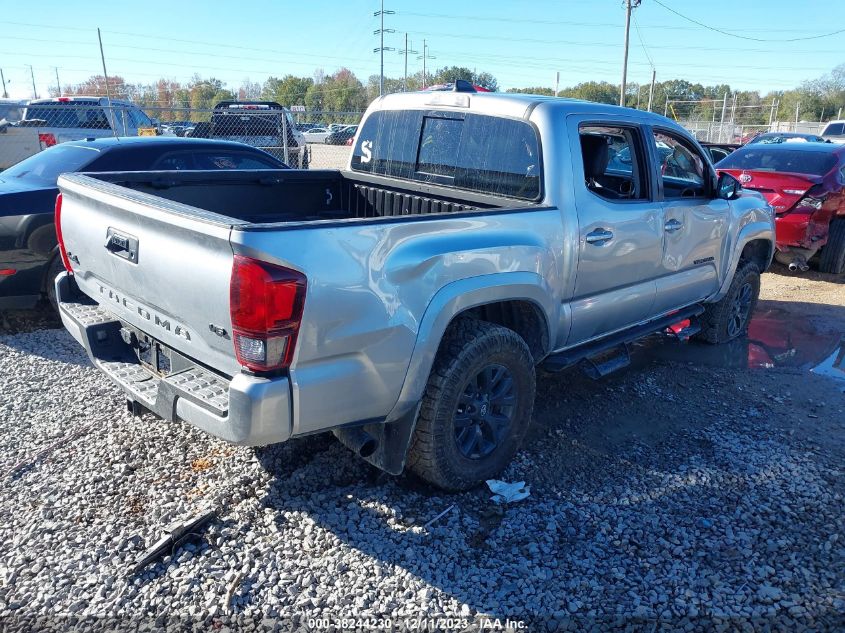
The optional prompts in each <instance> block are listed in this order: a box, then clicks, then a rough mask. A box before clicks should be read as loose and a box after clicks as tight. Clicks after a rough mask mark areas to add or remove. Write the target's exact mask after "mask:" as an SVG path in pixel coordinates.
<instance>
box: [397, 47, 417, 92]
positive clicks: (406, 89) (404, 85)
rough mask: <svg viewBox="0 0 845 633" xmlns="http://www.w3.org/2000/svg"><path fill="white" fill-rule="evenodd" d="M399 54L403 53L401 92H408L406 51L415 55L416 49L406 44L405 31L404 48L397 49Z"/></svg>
mask: <svg viewBox="0 0 845 633" xmlns="http://www.w3.org/2000/svg"><path fill="white" fill-rule="evenodd" d="M399 53H400V54H402V55H405V79H404V80H403V81H402V92H408V53H410V54H411V55H416V54H417V51H413V50H411V48H410V47H409V46H408V34H407V33H405V48H404V49H402V50H401V51H399Z"/></svg>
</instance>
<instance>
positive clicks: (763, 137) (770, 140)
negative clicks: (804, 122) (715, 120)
mask: <svg viewBox="0 0 845 633" xmlns="http://www.w3.org/2000/svg"><path fill="white" fill-rule="evenodd" d="M796 141H797V142H799V143H801V142H807V143H824V142H825V140H824V139H823V138H822V137H821V136H819V135H818V134H802V133H800V132H766V133H765V134H758V135H757V136H755V137H754V138H752V139H751V140H750V141H748V143H746V145H756V144H758V143H759V144H765V145H777V144H779V143H794V142H796Z"/></svg>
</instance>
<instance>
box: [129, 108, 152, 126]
mask: <svg viewBox="0 0 845 633" xmlns="http://www.w3.org/2000/svg"><path fill="white" fill-rule="evenodd" d="M128 112H129V117H130V120H131V121H132V126H133V127H136V128H143V127H152V125H153V122H152V121H151V120H150V118H149V117H148V116H147V115H146V114H144V113H143V112H141V111H140V110H134V109H132V110H129V111H128Z"/></svg>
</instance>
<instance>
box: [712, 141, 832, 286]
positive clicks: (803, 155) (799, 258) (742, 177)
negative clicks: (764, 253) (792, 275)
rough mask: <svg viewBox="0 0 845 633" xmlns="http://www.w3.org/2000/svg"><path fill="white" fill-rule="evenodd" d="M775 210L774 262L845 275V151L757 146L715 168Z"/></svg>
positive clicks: (805, 145) (808, 146)
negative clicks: (815, 262)
mask: <svg viewBox="0 0 845 633" xmlns="http://www.w3.org/2000/svg"><path fill="white" fill-rule="evenodd" d="M716 169H717V170H718V171H720V172H727V173H729V174H730V175H731V176H733V177H734V178H736V179H737V180H739V182H740V183H742V186H743V187H744V188H746V189H752V190H754V191H758V192H760V193H761V194H763V196H765V198H766V200H767V201H768V202H769V204H770V205H772V207H773V208H774V210H775V227H776V240H777V252H776V253H775V258H776V259H777V260H778V261H779V262H781V263H782V264H784V265H786V266H788V267H789V269H790V270H792V271H795V270H807V268H808V266H809V261H810V260H811V259H812V258H814V257H818V267H819V270H820V271H822V272H825V273H834V274H838V273H842V272H845V145H837V144H833V143H783V144H778V145H765V144H752V145H746V146H745V147H741V148H739V149H738V150H737V151H735V152H734V153H733V154H731V155H730V156H727V157H726V158H724V159H723V160H722V161H720V162H719V163H718V164H717V165H716Z"/></svg>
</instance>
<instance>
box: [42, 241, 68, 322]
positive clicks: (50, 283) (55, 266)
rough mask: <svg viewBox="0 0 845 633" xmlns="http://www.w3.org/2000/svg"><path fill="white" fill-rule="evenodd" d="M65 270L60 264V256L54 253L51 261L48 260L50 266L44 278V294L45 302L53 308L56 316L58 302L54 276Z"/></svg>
mask: <svg viewBox="0 0 845 633" xmlns="http://www.w3.org/2000/svg"><path fill="white" fill-rule="evenodd" d="M64 269H65V265H64V264H63V263H62V256H61V255H59V254H58V253H56V254H55V255H54V256H53V259H51V260H50V265H49V266H48V267H47V274H46V276H45V278H44V294H45V295H47V300H48V301H49V302H50V305H51V306H53V310H55V311H56V314H58V313H59V300H58V298H57V297H56V283H55V282H56V276H57V275H58V274H59V273H60V272H62V271H63V270H64Z"/></svg>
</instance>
